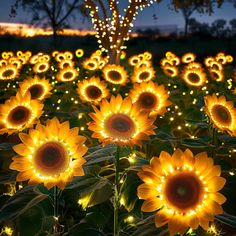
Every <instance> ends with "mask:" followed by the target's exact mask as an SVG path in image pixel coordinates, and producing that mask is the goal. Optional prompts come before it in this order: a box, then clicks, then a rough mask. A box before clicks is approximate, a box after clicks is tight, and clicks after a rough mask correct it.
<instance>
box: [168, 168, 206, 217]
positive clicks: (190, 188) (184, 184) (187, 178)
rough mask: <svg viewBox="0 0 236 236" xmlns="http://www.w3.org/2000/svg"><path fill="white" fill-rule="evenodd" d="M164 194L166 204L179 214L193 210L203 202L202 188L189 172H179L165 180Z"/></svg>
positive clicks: (194, 176) (197, 179)
mask: <svg viewBox="0 0 236 236" xmlns="http://www.w3.org/2000/svg"><path fill="white" fill-rule="evenodd" d="M166 181H167V182H166V184H165V189H164V194H165V197H166V200H167V202H168V203H169V204H170V205H172V206H173V207H175V208H176V209H177V210H179V211H181V212H187V211H189V210H194V209H195V208H196V207H197V206H198V204H199V203H201V201H202V200H203V195H204V194H203V193H204V188H203V185H202V183H201V182H200V180H199V178H198V177H197V176H196V175H195V174H194V173H191V172H181V173H178V174H175V175H172V176H170V177H169V178H168V179H167V180H166Z"/></svg>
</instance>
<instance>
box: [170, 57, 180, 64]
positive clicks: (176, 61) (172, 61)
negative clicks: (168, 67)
mask: <svg viewBox="0 0 236 236" xmlns="http://www.w3.org/2000/svg"><path fill="white" fill-rule="evenodd" d="M170 62H171V63H172V65H174V66H178V65H179V64H180V59H179V58H178V57H176V56H175V57H173V58H171V59H170Z"/></svg>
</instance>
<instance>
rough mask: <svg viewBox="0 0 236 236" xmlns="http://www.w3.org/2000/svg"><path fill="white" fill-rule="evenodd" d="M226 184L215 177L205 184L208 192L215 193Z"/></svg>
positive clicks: (222, 179) (223, 180)
mask: <svg viewBox="0 0 236 236" xmlns="http://www.w3.org/2000/svg"><path fill="white" fill-rule="evenodd" d="M225 183H226V179H224V178H222V177H219V176H215V177H213V178H211V179H209V181H208V182H207V187H208V192H217V191H219V190H221V189H222V188H223V187H224V185H225Z"/></svg>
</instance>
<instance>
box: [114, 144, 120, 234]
mask: <svg viewBox="0 0 236 236" xmlns="http://www.w3.org/2000/svg"><path fill="white" fill-rule="evenodd" d="M119 159H120V147H119V146H117V150H116V156H115V171H116V173H115V188H114V190H115V196H114V236H119V220H118V213H119V182H120V176H119V161H120V160H119Z"/></svg>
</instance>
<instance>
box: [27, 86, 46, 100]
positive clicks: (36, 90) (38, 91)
mask: <svg viewBox="0 0 236 236" xmlns="http://www.w3.org/2000/svg"><path fill="white" fill-rule="evenodd" d="M28 90H29V92H30V94H31V99H38V98H40V97H41V96H42V94H43V92H44V89H43V86H42V85H41V84H34V85H32V86H31V87H30V88H29V89H28Z"/></svg>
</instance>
